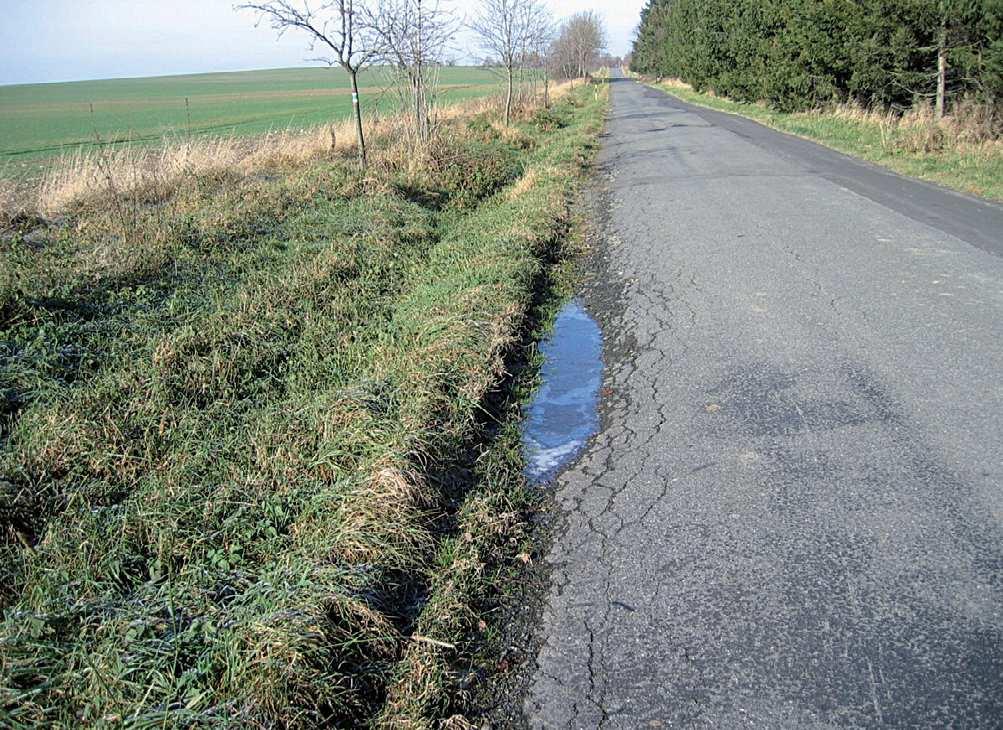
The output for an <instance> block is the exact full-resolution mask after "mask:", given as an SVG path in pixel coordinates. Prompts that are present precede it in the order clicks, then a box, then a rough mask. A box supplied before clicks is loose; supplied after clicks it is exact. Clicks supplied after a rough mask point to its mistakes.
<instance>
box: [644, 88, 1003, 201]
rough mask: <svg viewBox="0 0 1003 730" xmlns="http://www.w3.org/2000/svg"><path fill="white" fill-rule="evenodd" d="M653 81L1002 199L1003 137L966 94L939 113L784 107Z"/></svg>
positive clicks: (923, 108)
mask: <svg viewBox="0 0 1003 730" xmlns="http://www.w3.org/2000/svg"><path fill="white" fill-rule="evenodd" d="M658 85H659V86H660V87H661V88H663V89H665V90H667V91H669V92H671V93H673V94H675V95H677V96H679V97H680V98H682V99H684V100H686V101H690V102H694V103H697V104H703V105H705V106H709V107H711V108H714V109H719V110H722V111H730V112H734V113H738V114H742V115H744V116H748V117H751V118H753V119H756V120H757V121H761V122H763V123H765V124H767V125H769V126H772V127H774V128H776V129H779V130H781V131H785V132H790V133H793V134H797V135H800V136H803V137H807V138H809V139H813V140H816V141H818V142H822V143H823V144H826V145H828V146H830V147H833V148H835V149H838V150H840V151H842V152H846V153H848V154H852V155H855V156H858V157H862V158H864V159H866V160H870V161H872V162H877V163H879V164H882V165H885V166H887V167H890V168H892V169H893V170H895V171H897V172H900V173H902V174H905V175H911V176H913V177H919V178H923V179H926V180H931V181H933V182H937V183H940V184H942V185H945V186H947V187H950V188H954V189H956V190H961V191H963V192H968V193H973V194H975V195H980V196H983V197H986V198H989V199H995V200H1003V139H1000V137H999V135H998V130H997V129H996V128H995V127H994V125H993V120H990V119H987V118H986V116H985V114H986V111H985V107H984V105H981V104H976V103H974V102H972V101H971V100H961V101H959V102H958V103H956V104H955V105H954V106H953V108H952V109H951V110H950V113H949V114H946V115H945V116H944V117H943V118H942V119H939V120H938V119H937V118H936V115H935V114H934V111H933V108H932V106H931V105H930V104H929V103H919V104H917V105H916V106H914V107H912V108H911V109H908V110H906V111H904V112H900V111H896V110H890V109H867V108H864V107H861V106H860V105H858V104H853V103H844V104H834V105H831V106H828V107H825V108H822V109H816V110H812V111H807V112H797V113H784V112H778V111H775V110H772V109H770V108H768V107H767V106H766V105H765V104H745V103H738V102H734V101H731V100H729V99H726V98H723V97H719V96H717V95H715V94H714V93H713V91H706V92H697V91H694V90H693V88H692V87H691V86H690V85H689V84H687V83H685V82H683V81H680V80H678V79H660V80H659V81H658Z"/></svg>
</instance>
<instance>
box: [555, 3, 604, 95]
mask: <svg viewBox="0 0 1003 730" xmlns="http://www.w3.org/2000/svg"><path fill="white" fill-rule="evenodd" d="M605 47H606V30H605V28H604V26H603V22H602V18H600V17H599V15H598V14H597V13H595V12H593V11H591V10H585V11H582V12H580V13H575V14H574V15H572V16H571V17H570V18H568V19H567V20H566V21H565V22H564V24H563V25H562V26H561V32H560V34H559V35H558V37H557V40H556V41H554V45H553V47H552V49H551V54H552V56H553V57H554V64H555V66H556V67H557V68H558V69H559V72H560V74H561V75H562V76H564V77H565V78H569V79H574V78H580V77H582V76H586V75H587V74H588V73H589V72H591V71H592V69H593V68H595V66H596V64H597V63H598V60H599V54H600V53H601V52H602V50H603V49H604V48H605Z"/></svg>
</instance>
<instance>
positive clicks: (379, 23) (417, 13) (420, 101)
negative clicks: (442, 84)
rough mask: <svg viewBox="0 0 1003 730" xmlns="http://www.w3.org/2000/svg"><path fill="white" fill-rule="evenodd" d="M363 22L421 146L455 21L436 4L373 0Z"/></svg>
mask: <svg viewBox="0 0 1003 730" xmlns="http://www.w3.org/2000/svg"><path fill="white" fill-rule="evenodd" d="M365 18H366V25H367V27H369V28H371V29H372V32H373V34H374V36H375V38H376V43H377V45H378V47H379V48H380V52H379V55H378V58H379V60H380V61H382V62H383V63H385V64H387V65H388V66H389V70H390V71H391V72H392V73H393V74H394V76H395V78H396V80H397V81H398V82H399V88H401V89H402V90H403V93H404V94H405V95H406V96H407V97H408V98H407V101H408V106H409V110H410V115H411V117H412V121H413V124H412V131H413V132H414V134H415V136H416V138H417V140H418V141H420V142H427V141H428V140H429V138H430V137H431V135H432V116H431V111H432V107H433V105H434V103H435V91H436V87H437V84H438V72H439V67H440V66H441V65H442V62H443V58H444V56H445V52H446V49H447V46H448V44H449V41H450V39H451V38H452V36H453V35H454V34H455V32H456V30H457V28H458V25H459V24H458V22H457V21H456V20H454V19H453V18H452V16H450V15H449V14H448V13H447V12H446V11H445V10H444V9H443V8H442V6H440V4H439V3H438V1H437V0H374V3H373V5H371V6H369V7H367V8H366V11H365Z"/></svg>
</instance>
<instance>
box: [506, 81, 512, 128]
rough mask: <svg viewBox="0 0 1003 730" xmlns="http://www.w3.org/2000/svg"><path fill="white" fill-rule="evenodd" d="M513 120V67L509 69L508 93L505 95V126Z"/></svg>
mask: <svg viewBox="0 0 1003 730" xmlns="http://www.w3.org/2000/svg"><path fill="white" fill-rule="evenodd" d="M511 118H512V67H511V66H509V67H508V93H506V94H505V126H506V127H507V126H508V125H509V121H510V120H511Z"/></svg>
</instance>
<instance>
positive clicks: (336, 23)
mask: <svg viewBox="0 0 1003 730" xmlns="http://www.w3.org/2000/svg"><path fill="white" fill-rule="evenodd" d="M235 9H236V10H253V11H255V12H257V13H258V17H259V20H258V22H261V20H267V21H268V22H269V24H270V25H271V27H272V28H273V29H274V30H276V31H278V34H279V36H281V35H282V34H283V33H285V32H286V31H287V30H289V29H290V28H295V29H297V30H299V31H302V32H304V33H305V34H306V35H307V36H308V38H309V48H310V51H311V52H312V51H313V50H314V49H315V48H316V47H317V46H318V45H319V46H320V47H321V49H327V50H328V51H329V53H325V54H324V55H322V56H320V57H318V58H314V59H310V60H314V61H323V62H324V63H326V64H327V65H329V66H334V65H338V66H341V68H343V69H345V71H347V72H348V77H349V81H350V83H351V87H352V112H353V115H354V117H355V138H356V142H357V145H358V154H359V165H360V166H361V167H362V168H363V169H365V167H366V138H365V135H364V134H363V131H362V105H361V103H360V101H359V78H358V76H359V71H360V70H361V69H362V68H363V67H364V66H365V65H366V64H367V63H369V62H370V61H372V60H373V59H374V58H375V57H376V55H377V53H378V51H379V48H378V46H377V45H376V43H375V42H376V39H377V38H376V36H375V34H373V33H372V32H371V28H369V27H367V26H366V25H365V24H364V23H363V17H364V13H363V7H362V0H334V1H333V2H326V3H323V4H321V5H317V6H315V7H314V8H311V7H310V5H309V3H308V2H307V0H303V2H302V3H300V2H294V0H269V1H268V2H260V3H253V2H249V3H240V4H238V5H236V6H235Z"/></svg>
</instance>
